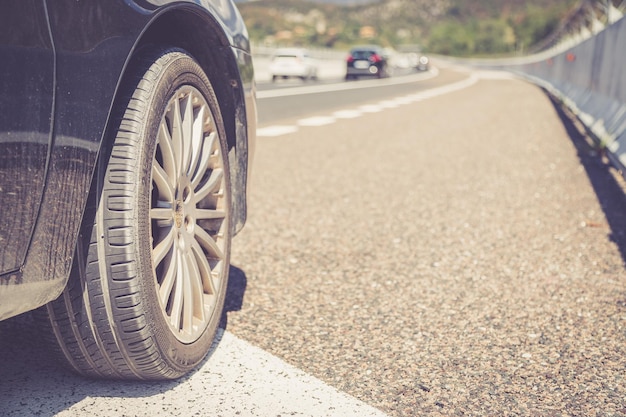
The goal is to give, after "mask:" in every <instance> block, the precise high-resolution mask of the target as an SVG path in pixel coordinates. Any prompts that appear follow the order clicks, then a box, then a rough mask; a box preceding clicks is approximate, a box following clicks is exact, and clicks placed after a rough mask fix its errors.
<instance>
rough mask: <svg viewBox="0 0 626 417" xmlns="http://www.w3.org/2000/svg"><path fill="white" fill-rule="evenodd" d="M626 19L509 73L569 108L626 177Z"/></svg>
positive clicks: (522, 63)
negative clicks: (527, 80)
mask: <svg viewBox="0 0 626 417" xmlns="http://www.w3.org/2000/svg"><path fill="white" fill-rule="evenodd" d="M625 52H626V19H624V18H622V19H620V20H618V21H617V22H615V23H613V24H611V25H609V26H607V27H606V28H605V29H604V30H602V31H601V32H599V33H597V34H595V35H594V36H591V37H589V38H587V39H586V40H584V41H582V42H580V43H578V44H576V45H575V46H572V47H570V48H568V49H566V50H563V51H561V52H559V53H556V54H554V53H553V54H548V53H544V54H541V55H536V56H535V57H534V58H531V57H528V59H525V60H521V61H523V62H520V63H517V64H512V65H507V69H509V70H512V71H514V72H516V73H518V74H520V75H523V76H525V77H527V78H529V79H530V80H531V81H533V82H535V83H536V84H538V85H540V86H542V87H543V88H545V89H546V90H547V91H548V92H549V93H550V94H552V95H553V96H554V97H556V98H557V99H558V100H560V101H561V102H562V103H563V104H564V105H565V106H567V107H568V108H569V109H570V110H571V111H572V113H574V115H576V117H577V118H578V119H579V120H580V121H581V122H582V123H583V124H584V125H585V126H586V128H587V129H588V131H589V133H590V134H591V136H592V137H594V139H595V140H597V141H598V143H599V145H600V146H602V147H603V148H604V149H606V151H607V155H608V156H609V158H610V159H611V161H612V162H613V164H615V165H616V167H617V168H618V169H619V170H620V171H621V172H622V174H623V175H624V173H626V168H625V167H626V53H625Z"/></svg>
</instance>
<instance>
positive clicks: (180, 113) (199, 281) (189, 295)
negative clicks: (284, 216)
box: [150, 86, 229, 343]
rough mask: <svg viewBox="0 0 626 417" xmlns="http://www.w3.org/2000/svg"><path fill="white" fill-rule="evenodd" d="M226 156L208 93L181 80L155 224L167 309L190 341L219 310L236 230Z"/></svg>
mask: <svg viewBox="0 0 626 417" xmlns="http://www.w3.org/2000/svg"><path fill="white" fill-rule="evenodd" d="M224 157H225V155H222V151H221V145H220V138H219V133H218V130H217V127H216V125H215V121H214V119H213V117H212V114H211V110H210V108H209V105H208V103H207V101H206V99H205V98H204V96H203V95H202V94H201V93H200V92H199V91H198V90H197V89H195V88H194V87H191V86H183V87H181V88H179V89H178V90H177V91H176V93H175V94H174V95H173V96H172V98H171V99H170V101H169V103H168V105H167V108H166V112H165V115H164V116H163V118H162V120H161V123H160V126H159V132H158V135H157V144H156V152H155V156H154V160H153V164H152V193H151V202H150V224H151V237H152V265H153V270H154V274H155V278H156V282H157V293H158V298H159V302H160V306H161V311H162V313H163V314H164V317H165V319H166V321H167V322H168V323H169V326H170V329H171V330H172V333H173V334H174V335H175V336H176V338H177V339H179V340H180V341H181V342H183V343H191V342H194V341H196V340H197V339H198V338H199V337H200V336H201V335H202V334H203V332H204V330H205V329H206V328H207V326H208V325H209V323H210V321H211V318H212V316H213V315H215V314H219V312H217V311H216V310H217V306H218V305H219V304H220V303H219V297H220V294H221V293H222V287H223V285H225V284H224V281H225V279H224V276H225V273H226V271H225V269H226V267H225V264H226V256H227V253H225V245H226V242H227V239H228V233H229V231H228V218H229V216H228V201H229V200H228V196H227V194H226V193H227V192H228V190H227V187H226V178H225V175H224V162H223V158H224Z"/></svg>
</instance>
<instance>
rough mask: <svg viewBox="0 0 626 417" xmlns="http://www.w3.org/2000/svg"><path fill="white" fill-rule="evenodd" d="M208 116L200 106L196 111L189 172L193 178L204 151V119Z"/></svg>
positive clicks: (191, 138)
mask: <svg viewBox="0 0 626 417" xmlns="http://www.w3.org/2000/svg"><path fill="white" fill-rule="evenodd" d="M205 115H206V108H205V107H204V106H200V107H199V108H197V109H196V110H194V120H193V129H192V133H191V137H190V145H191V160H190V161H189V170H188V171H187V174H188V175H189V177H191V178H193V176H194V175H195V173H196V170H197V169H198V163H199V162H200V157H201V155H202V151H203V147H202V144H203V140H202V139H203V138H204V118H205Z"/></svg>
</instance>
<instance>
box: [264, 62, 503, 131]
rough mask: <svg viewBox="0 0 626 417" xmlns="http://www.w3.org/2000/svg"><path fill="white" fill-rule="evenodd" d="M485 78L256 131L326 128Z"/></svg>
mask: <svg viewBox="0 0 626 417" xmlns="http://www.w3.org/2000/svg"><path fill="white" fill-rule="evenodd" d="M487 75H489V76H490V79H508V78H505V77H502V78H496V77H494V76H493V75H491V74H487ZM481 78H487V77H486V76H484V75H483V74H482V73H480V72H478V73H472V74H470V76H469V77H468V78H466V79H464V80H462V81H458V82H456V83H453V84H448V85H444V86H442V87H437V88H433V89H430V90H426V91H421V92H419V93H416V94H409V95H406V96H400V97H396V98H394V99H391V100H382V101H380V102H379V103H376V104H367V105H363V106H359V107H358V108H357V109H346V110H340V111H336V112H334V113H333V114H332V115H331V116H316V117H309V118H305V119H300V120H298V121H297V122H296V124H295V125H275V126H268V127H263V128H260V129H258V130H257V136H258V137H276V136H282V135H287V134H290V133H295V132H297V131H298V130H299V129H300V127H317V126H326V125H329V124H332V123H334V122H336V121H337V120H338V119H354V118H357V117H360V116H362V115H363V114H366V113H378V112H381V111H383V110H386V109H392V108H397V107H400V106H404V105H407V104H412V103H417V102H420V101H423V100H427V99H430V98H434V97H438V96H441V95H444V94H448V93H452V92H454V91H458V90H462V89H464V88H468V87H471V86H472V85H474V84H476V83H477V82H478V80H479V79H481Z"/></svg>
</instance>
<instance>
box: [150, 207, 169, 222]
mask: <svg viewBox="0 0 626 417" xmlns="http://www.w3.org/2000/svg"><path fill="white" fill-rule="evenodd" d="M150 219H152V220H170V223H171V222H172V221H173V220H172V209H171V207H167V208H160V207H158V208H151V209H150Z"/></svg>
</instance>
